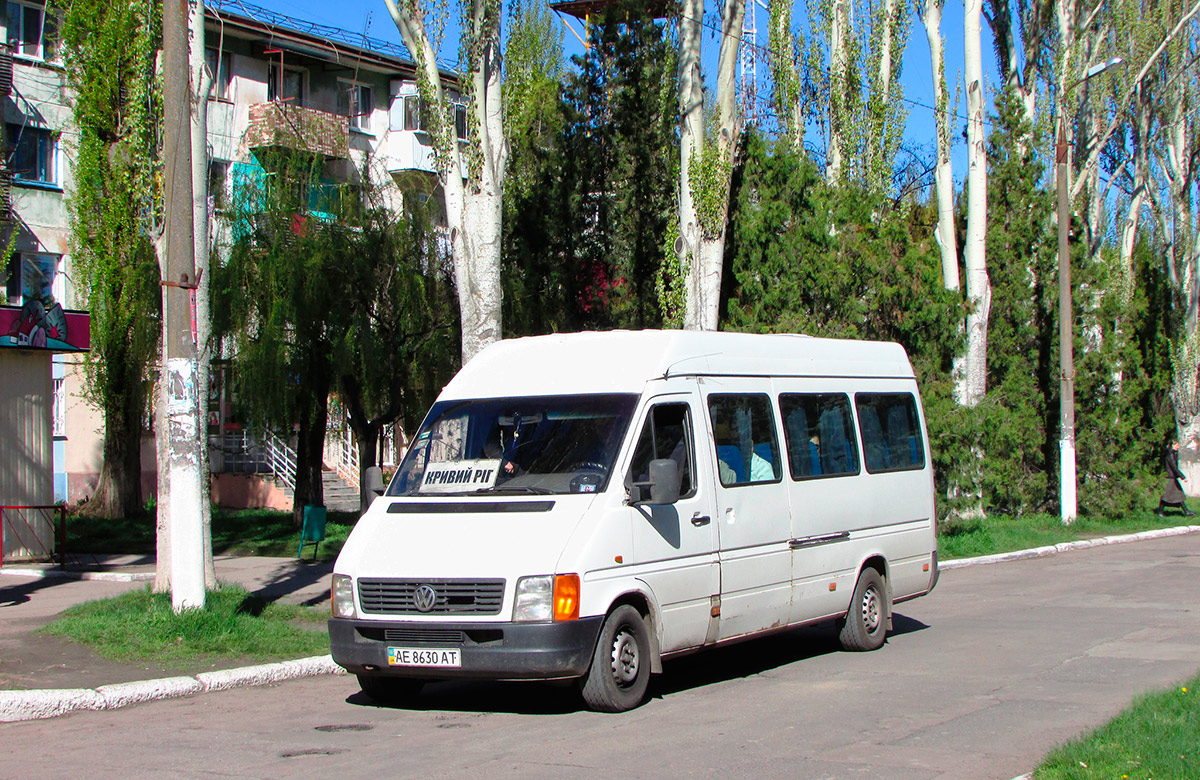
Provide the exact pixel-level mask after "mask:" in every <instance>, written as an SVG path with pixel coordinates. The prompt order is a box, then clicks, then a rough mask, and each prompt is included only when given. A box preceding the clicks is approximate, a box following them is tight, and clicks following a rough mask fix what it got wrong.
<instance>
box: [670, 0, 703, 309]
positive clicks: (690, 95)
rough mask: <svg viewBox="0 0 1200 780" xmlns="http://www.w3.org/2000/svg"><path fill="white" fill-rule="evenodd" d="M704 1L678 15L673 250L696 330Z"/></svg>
mask: <svg viewBox="0 0 1200 780" xmlns="http://www.w3.org/2000/svg"><path fill="white" fill-rule="evenodd" d="M703 18H704V0H682V7H681V10H680V18H679V66H678V67H679V194H678V197H679V238H678V239H677V241H676V246H675V253H676V255H677V256H678V258H679V267H680V272H681V274H682V275H683V277H684V279H685V280H686V290H687V298H686V304H685V309H684V315H683V322H684V327H686V328H692V329H699V328H700V313H699V311H698V310H697V309H696V305H697V303H698V301H699V297H700V296H699V291H698V290H694V289H693V284H694V280H695V279H697V278H699V277H700V273H701V271H700V268H699V264H700V259H699V257H698V255H699V253H700V247H701V235H700V234H701V226H700V220H699V216H698V215H697V213H696V202H695V198H696V193H695V188H694V187H693V186H692V180H693V179H694V178H697V177H698V174H697V172H696V171H695V170H693V169H694V168H698V167H699V163H700V160H701V159H702V155H703V151H704V76H703V73H702V71H701V67H700V42H701V29H702V27H701V24H702V20H703Z"/></svg>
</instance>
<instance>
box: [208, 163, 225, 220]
mask: <svg viewBox="0 0 1200 780" xmlns="http://www.w3.org/2000/svg"><path fill="white" fill-rule="evenodd" d="M228 206H229V163H228V162H226V161H224V160H213V161H212V162H210V163H209V164H208V208H209V210H210V211H212V212H218V211H222V210H224V209H225V208H227V207H228Z"/></svg>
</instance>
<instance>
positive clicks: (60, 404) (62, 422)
mask: <svg viewBox="0 0 1200 780" xmlns="http://www.w3.org/2000/svg"><path fill="white" fill-rule="evenodd" d="M64 381H65V380H63V379H61V378H60V379H55V380H54V411H53V417H54V438H56V439H63V438H66V436H67V414H66V405H67V404H66V401H67V396H66V389H65V387H64V385H63V383H64Z"/></svg>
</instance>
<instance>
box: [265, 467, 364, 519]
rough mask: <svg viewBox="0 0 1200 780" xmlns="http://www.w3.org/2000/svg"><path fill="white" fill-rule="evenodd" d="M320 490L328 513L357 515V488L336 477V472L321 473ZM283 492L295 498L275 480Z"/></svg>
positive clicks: (289, 489) (290, 491)
mask: <svg viewBox="0 0 1200 780" xmlns="http://www.w3.org/2000/svg"><path fill="white" fill-rule="evenodd" d="M321 483H322V490H323V492H324V494H325V509H326V510H328V511H330V512H354V513H356V514H357V513H358V488H356V487H354V486H353V485H350V484H347V483H346V481H345V480H343V479H342V478H341V477H339V476H338V474H337V472H336V471H332V470H326V471H322V472H321ZM276 484H278V485H279V486H280V487H281V488H282V489H283V492H284V493H286V494H287V495H288V496H289V497H291V498H295V494H294V493H293V492H292V489H291V488H289V487H288V486H287V485H284V484H283V483H282V482H279V481H278V480H276Z"/></svg>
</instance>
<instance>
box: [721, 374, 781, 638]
mask: <svg viewBox="0 0 1200 780" xmlns="http://www.w3.org/2000/svg"><path fill="white" fill-rule="evenodd" d="M702 387H703V391H704V403H705V407H706V409H705V411H706V412H707V418H708V424H709V434H710V435H709V436H708V437H706V438H707V440H708V448H709V449H710V450H711V452H710V455H711V456H712V457H713V458H714V463H715V465H716V469H715V471H714V476H715V482H716V484H715V490H716V498H717V514H716V516H715V517H713V521H714V522H715V523H716V524H717V533H718V535H719V537H720V560H721V605H720V606H721V610H720V611H721V617H720V622H719V625H718V630H717V637H718V639H728V638H730V637H736V636H743V635H745V634H752V633H755V632H757V631H762V630H765V629H768V628H774V627H778V626H784V625H787V622H788V617H789V611H790V607H791V598H792V596H791V589H792V583H791V579H792V564H791V550H790V548H789V546H788V542H789V539H790V536H791V515H790V512H789V508H788V493H787V485H786V484H784V477H783V458H782V455H781V450H780V447H779V435H778V427H777V426H776V422H775V418H776V410H775V404H774V402H773V400H772V396H773V393H772V388H771V381H770V380H769V379H766V378H754V377H741V378H738V379H736V380H733V379H722V378H713V377H705V378H704V380H703V385H702Z"/></svg>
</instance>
